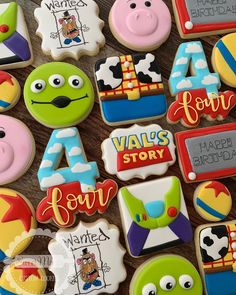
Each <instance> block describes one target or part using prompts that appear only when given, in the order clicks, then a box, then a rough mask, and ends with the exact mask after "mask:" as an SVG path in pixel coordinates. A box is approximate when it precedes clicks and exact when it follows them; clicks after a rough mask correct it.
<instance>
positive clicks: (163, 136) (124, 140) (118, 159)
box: [102, 124, 176, 180]
mask: <svg viewBox="0 0 236 295" xmlns="http://www.w3.org/2000/svg"><path fill="white" fill-rule="evenodd" d="M102 151H103V156H102V158H103V160H104V163H105V169H106V171H107V172H108V173H110V174H116V175H117V176H118V177H119V178H120V179H121V180H129V179H132V178H134V177H139V178H143V179H145V178H146V177H147V176H149V175H161V174H165V173H166V171H167V169H168V167H169V166H170V165H173V164H174V163H175V160H176V157H175V145H174V140H173V136H172V134H171V133H170V132H169V131H167V130H163V129H162V128H161V127H160V126H159V125H155V124H153V125H149V126H146V127H143V126H139V125H133V126H132V127H130V128H127V129H116V130H114V131H113V132H112V133H111V134H110V137H109V138H108V139H106V140H105V141H103V143H102Z"/></svg>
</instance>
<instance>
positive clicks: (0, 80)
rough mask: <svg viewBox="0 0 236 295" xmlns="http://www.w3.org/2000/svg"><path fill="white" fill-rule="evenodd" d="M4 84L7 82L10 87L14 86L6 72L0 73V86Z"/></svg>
mask: <svg viewBox="0 0 236 295" xmlns="http://www.w3.org/2000/svg"><path fill="white" fill-rule="evenodd" d="M4 82H8V83H9V84H11V85H14V83H13V81H12V76H11V75H10V74H8V73H6V72H3V71H0V85H1V84H2V83H4Z"/></svg>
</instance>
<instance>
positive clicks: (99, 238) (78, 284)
mask: <svg viewBox="0 0 236 295" xmlns="http://www.w3.org/2000/svg"><path fill="white" fill-rule="evenodd" d="M111 249H112V251H113V252H112V253H115V255H112V253H111ZM49 251H50V253H51V255H52V259H53V262H52V266H51V268H50V270H51V271H52V272H53V273H54V275H55V277H56V283H55V289H54V291H55V293H56V294H57V295H59V294H71V295H73V294H74V295H75V294H91V295H97V294H101V293H104V292H105V293H111V294H114V293H115V292H116V291H117V290H118V288H119V283H120V282H122V281H124V280H125V278H126V270H125V267H124V265H123V256H124V254H125V250H124V249H123V248H122V246H121V245H120V242H119V230H118V228H117V227H116V226H114V225H110V224H109V223H107V222H106V221H105V220H102V219H100V220H98V221H97V222H95V223H91V224H86V223H83V222H80V223H79V225H78V226H77V227H76V228H74V229H70V230H59V231H58V232H57V234H56V237H55V240H53V241H52V242H51V243H50V244H49ZM58 255H59V256H60V257H62V258H63V259H62V260H61V259H60V261H59V259H58Z"/></svg>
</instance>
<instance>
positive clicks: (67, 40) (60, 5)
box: [34, 0, 105, 60]
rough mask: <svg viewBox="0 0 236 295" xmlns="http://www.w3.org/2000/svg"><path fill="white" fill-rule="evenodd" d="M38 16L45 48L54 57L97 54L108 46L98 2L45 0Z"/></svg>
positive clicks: (78, 56)
mask: <svg viewBox="0 0 236 295" xmlns="http://www.w3.org/2000/svg"><path fill="white" fill-rule="evenodd" d="M34 15H35V18H36V20H37V22H38V25H39V26H38V29H37V32H36V33H37V35H38V36H39V37H41V38H42V50H43V52H44V53H45V54H47V55H51V56H52V58H53V59H54V60H62V59H64V58H66V57H72V58H74V59H79V58H80V57H81V56H82V55H90V56H91V55H96V54H98V52H99V49H100V47H102V46H104V45H105V37H104V36H103V34H102V28H103V26H104V22H103V21H102V20H101V19H100V18H99V16H98V15H99V8H98V5H97V4H96V2H95V1H92V0H75V1H57V0H43V1H42V2H41V7H40V8H37V9H35V12H34ZM45 19H47V21H46V22H45Z"/></svg>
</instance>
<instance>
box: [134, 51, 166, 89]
mask: <svg viewBox="0 0 236 295" xmlns="http://www.w3.org/2000/svg"><path fill="white" fill-rule="evenodd" d="M146 56H147V54H142V53H140V54H133V55H132V57H133V61H134V65H137V64H138V63H139V62H140V60H145V59H146ZM149 71H150V72H155V73H156V74H160V73H161V72H160V68H159V66H158V63H157V60H156V58H155V59H154V61H153V62H151V63H150V67H149ZM136 75H137V78H138V80H139V82H141V83H145V84H151V83H153V81H152V78H151V77H150V76H149V75H147V74H146V75H145V74H144V73H143V72H139V73H137V71H136Z"/></svg>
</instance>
